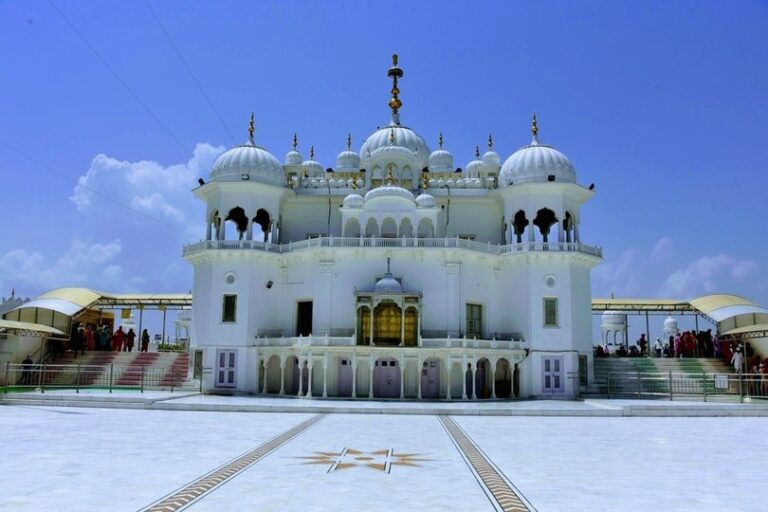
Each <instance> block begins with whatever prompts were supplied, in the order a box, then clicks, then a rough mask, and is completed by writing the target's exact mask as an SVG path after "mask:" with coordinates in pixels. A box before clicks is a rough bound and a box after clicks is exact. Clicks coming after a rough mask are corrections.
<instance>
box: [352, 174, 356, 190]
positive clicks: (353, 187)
mask: <svg viewBox="0 0 768 512" xmlns="http://www.w3.org/2000/svg"><path fill="white" fill-rule="evenodd" d="M352 190H357V180H356V179H355V178H354V177H353V178H352Z"/></svg>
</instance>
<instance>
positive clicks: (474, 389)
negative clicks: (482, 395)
mask: <svg viewBox="0 0 768 512" xmlns="http://www.w3.org/2000/svg"><path fill="white" fill-rule="evenodd" d="M476 372H477V368H475V367H474V366H471V367H470V368H469V382H470V383H471V384H472V400H477V382H476V379H475V373H476Z"/></svg>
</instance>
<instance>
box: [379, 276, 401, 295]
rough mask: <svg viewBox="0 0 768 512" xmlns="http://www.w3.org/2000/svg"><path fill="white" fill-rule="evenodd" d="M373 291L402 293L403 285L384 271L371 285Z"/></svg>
mask: <svg viewBox="0 0 768 512" xmlns="http://www.w3.org/2000/svg"><path fill="white" fill-rule="evenodd" d="M373 293H403V287H402V286H401V285H400V283H399V282H398V281H397V279H395V278H394V277H392V274H390V273H386V274H385V275H384V277H382V278H381V279H379V280H378V281H377V282H376V284H375V285H374V286H373Z"/></svg>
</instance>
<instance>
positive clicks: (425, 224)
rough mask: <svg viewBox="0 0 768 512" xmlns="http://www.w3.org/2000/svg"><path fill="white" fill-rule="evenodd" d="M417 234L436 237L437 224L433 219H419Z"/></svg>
mask: <svg viewBox="0 0 768 512" xmlns="http://www.w3.org/2000/svg"><path fill="white" fill-rule="evenodd" d="M417 236H418V237H419V238H434V237H435V226H434V225H433V224H432V219H421V220H420V221H419V226H418V229H417Z"/></svg>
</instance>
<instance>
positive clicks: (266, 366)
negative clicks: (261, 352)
mask: <svg viewBox="0 0 768 512" xmlns="http://www.w3.org/2000/svg"><path fill="white" fill-rule="evenodd" d="M268 366H269V359H264V388H263V390H262V393H264V394H265V395H266V394H267V368H268Z"/></svg>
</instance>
